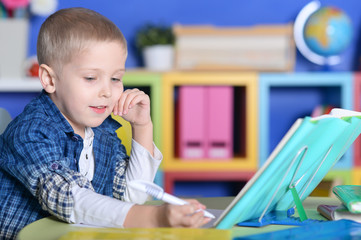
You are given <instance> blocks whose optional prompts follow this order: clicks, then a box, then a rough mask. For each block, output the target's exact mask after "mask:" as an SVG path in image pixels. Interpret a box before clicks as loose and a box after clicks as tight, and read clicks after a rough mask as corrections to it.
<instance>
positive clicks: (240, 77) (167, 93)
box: [162, 72, 258, 172]
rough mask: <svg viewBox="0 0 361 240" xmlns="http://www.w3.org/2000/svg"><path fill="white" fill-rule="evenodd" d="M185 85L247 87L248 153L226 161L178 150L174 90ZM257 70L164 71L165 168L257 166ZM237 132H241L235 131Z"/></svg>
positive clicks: (219, 168) (192, 169)
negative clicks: (184, 155)
mask: <svg viewBox="0 0 361 240" xmlns="http://www.w3.org/2000/svg"><path fill="white" fill-rule="evenodd" d="M182 85H204V86H214V85H223V86H225V85H229V86H234V87H244V88H245V95H246V97H245V104H246V107H245V125H246V127H245V129H246V130H245V131H246V133H245V135H246V136H245V137H244V139H245V142H243V143H242V144H244V145H245V156H244V157H242V158H233V159H227V160H222V161H217V160H215V159H197V160H184V159H180V158H178V157H177V156H176V154H175V148H174V147H175V146H174V141H175V139H176V135H175V127H174V123H175V119H174V112H175V106H174V98H175V96H174V92H175V88H176V87H177V86H182ZM257 99H258V94H257V74H256V73H239V72H215V73H212V72H196V73H193V72H192V73H190V72H172V73H165V74H164V75H163V101H162V103H163V105H162V106H163V107H162V109H163V113H162V114H163V146H164V148H163V149H164V151H163V155H164V162H163V169H164V171H165V172H167V171H175V170H178V171H208V170H212V171H217V170H218V171H235V170H249V171H254V170H256V169H257V159H258V157H257V151H258V148H257V141H258V139H257V119H258V118H257ZM235 134H237V133H235Z"/></svg>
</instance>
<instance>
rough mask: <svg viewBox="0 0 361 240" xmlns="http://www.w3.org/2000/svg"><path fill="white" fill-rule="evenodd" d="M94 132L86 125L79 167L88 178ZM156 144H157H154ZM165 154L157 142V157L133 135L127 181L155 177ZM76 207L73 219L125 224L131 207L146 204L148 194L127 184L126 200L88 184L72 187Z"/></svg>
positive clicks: (96, 224) (90, 169)
mask: <svg viewBox="0 0 361 240" xmlns="http://www.w3.org/2000/svg"><path fill="white" fill-rule="evenodd" d="M93 139H94V133H93V131H92V129H91V128H86V129H85V137H84V147H83V150H82V152H81V154H80V159H79V171H80V173H82V174H83V175H84V176H85V177H86V178H88V179H89V181H92V179H93V176H94V166H95V164H94V154H93ZM153 145H154V144H153ZM162 159H163V156H162V154H161V152H160V151H159V149H158V148H157V147H156V146H155V145H154V157H153V156H152V155H151V154H150V153H149V152H148V151H147V150H146V149H145V148H144V147H143V146H141V145H140V144H139V143H137V142H136V141H135V140H134V139H132V150H131V153H130V160H129V165H128V168H127V171H126V173H125V180H126V182H128V181H131V180H135V179H142V180H146V181H151V182H152V181H153V180H154V177H155V174H156V172H157V170H158V167H159V165H160V162H161V160H162ZM72 194H73V198H74V209H73V212H72V214H71V217H70V221H71V222H73V223H82V224H88V225H95V226H103V227H123V224H124V221H125V218H126V216H127V214H128V211H129V209H130V208H131V207H132V206H133V205H134V204H136V203H137V204H143V203H144V202H145V201H146V200H148V195H147V194H146V193H142V192H139V191H136V190H133V189H131V188H126V190H125V193H124V199H125V201H120V200H118V199H115V198H111V197H108V196H104V195H101V194H98V193H95V192H93V191H92V190H90V189H87V188H81V187H79V186H77V185H76V186H74V187H73V188H72Z"/></svg>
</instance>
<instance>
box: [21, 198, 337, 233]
mask: <svg viewBox="0 0 361 240" xmlns="http://www.w3.org/2000/svg"><path fill="white" fill-rule="evenodd" d="M232 199H233V197H221V198H200V199H198V200H199V201H200V202H201V203H203V204H205V205H206V206H207V207H208V208H210V209H225V208H226V207H227V206H228V204H229V203H230V202H231V201H232ZM319 204H330V205H339V204H340V201H339V200H338V199H335V198H325V197H309V198H307V199H306V200H305V201H304V202H303V206H304V208H305V209H306V212H307V216H308V217H309V218H313V219H324V218H323V217H322V216H320V215H319V214H318V213H317V211H316V208H317V206H318V205H319ZM291 227H294V226H285V225H270V226H265V227H261V228H250V227H234V228H233V229H232V235H233V236H234V237H235V236H247V235H252V234H258V233H265V232H271V231H277V230H282V229H286V228H291ZM79 228H80V227H76V226H72V225H71V224H67V223H64V222H61V221H59V220H57V219H56V218H54V217H47V218H43V219H40V220H38V221H36V222H33V223H31V224H29V225H28V226H26V227H25V228H23V229H22V230H21V231H20V233H19V234H18V240H55V239H58V238H59V237H61V236H62V235H64V234H66V233H67V232H70V231H75V230H77V229H79Z"/></svg>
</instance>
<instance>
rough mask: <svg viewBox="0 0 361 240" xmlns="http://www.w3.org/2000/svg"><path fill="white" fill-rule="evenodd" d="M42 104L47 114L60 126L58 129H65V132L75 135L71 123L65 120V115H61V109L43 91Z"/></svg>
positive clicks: (41, 95) (40, 97)
mask: <svg viewBox="0 0 361 240" xmlns="http://www.w3.org/2000/svg"><path fill="white" fill-rule="evenodd" d="M39 99H40V102H41V104H42V106H43V108H44V111H45V113H46V114H47V115H48V116H49V117H50V118H52V119H53V120H54V122H55V123H57V124H58V127H60V128H61V129H63V131H64V132H67V133H74V130H73V128H72V127H71V125H70V123H69V122H68V121H67V120H66V119H65V117H64V116H63V114H61V112H60V110H59V108H58V107H57V106H56V105H55V103H54V102H53V101H52V100H51V99H50V97H49V96H48V94H47V93H46V92H45V90H42V92H41V94H40V96H39Z"/></svg>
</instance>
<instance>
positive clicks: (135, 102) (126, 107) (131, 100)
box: [113, 88, 151, 126]
mask: <svg viewBox="0 0 361 240" xmlns="http://www.w3.org/2000/svg"><path fill="white" fill-rule="evenodd" d="M113 113H114V115H119V116H122V117H123V118H124V120H126V121H128V122H130V123H131V124H132V125H140V126H143V125H147V124H148V123H150V122H151V118H150V99H149V96H148V95H147V94H145V93H144V92H143V91H140V90H139V89H136V88H134V89H127V90H125V91H124V92H123V93H122V95H121V96H120V98H119V100H118V102H117V103H116V104H115V106H114V109H113Z"/></svg>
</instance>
